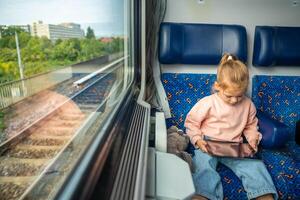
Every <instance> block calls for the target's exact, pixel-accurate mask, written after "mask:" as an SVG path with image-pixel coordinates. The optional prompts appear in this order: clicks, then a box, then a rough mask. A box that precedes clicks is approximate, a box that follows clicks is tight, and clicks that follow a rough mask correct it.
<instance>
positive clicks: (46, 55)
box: [0, 0, 134, 199]
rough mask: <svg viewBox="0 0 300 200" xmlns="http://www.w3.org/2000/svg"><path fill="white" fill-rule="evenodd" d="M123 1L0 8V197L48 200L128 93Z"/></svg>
mask: <svg viewBox="0 0 300 200" xmlns="http://www.w3.org/2000/svg"><path fill="white" fill-rule="evenodd" d="M131 2H132V1H131V0H109V1H108V0H72V1H71V0H67V1H60V0H54V1H49V2H48V1H43V2H40V1H36V0H28V1H1V2H0V13H1V16H0V143H1V144H0V145H1V146H0V196H1V199H23V198H25V199H49V198H50V199H51V198H53V197H54V195H55V194H56V192H57V191H58V189H59V188H60V187H61V185H62V184H63V182H64V180H65V179H66V178H67V177H68V174H69V173H70V172H71V170H72V169H73V168H74V166H76V165H77V162H78V159H79V158H80V156H81V155H83V154H84V151H85V150H86V149H87V148H88V147H89V144H90V143H91V141H92V140H93V139H94V138H95V136H96V135H97V134H98V133H99V129H101V127H102V125H103V124H104V123H105V121H106V119H107V118H108V116H109V115H110V113H111V112H112V111H113V110H114V109H115V105H116V104H117V103H118V102H120V101H121V100H122V98H123V97H124V95H125V94H126V92H127V91H128V88H129V86H130V85H131V84H132V82H133V76H134V68H133V59H134V58H133V42H132V39H133V31H132V30H133V27H132V26H133V14H132V12H131V9H132V3H131Z"/></svg>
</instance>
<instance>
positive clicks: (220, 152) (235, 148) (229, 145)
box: [203, 136, 254, 158]
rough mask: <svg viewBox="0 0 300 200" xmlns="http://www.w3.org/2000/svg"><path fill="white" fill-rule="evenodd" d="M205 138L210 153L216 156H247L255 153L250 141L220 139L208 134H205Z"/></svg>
mask: <svg viewBox="0 0 300 200" xmlns="http://www.w3.org/2000/svg"><path fill="white" fill-rule="evenodd" d="M203 139H204V140H205V141H206V143H207V145H206V149H207V151H208V153H209V154H211V155H214V156H219V157H235V158H245V157H253V155H254V152H253V149H252V148H251V146H250V145H249V144H248V143H240V142H230V141H219V140H216V139H212V138H210V137H208V136H204V137H203Z"/></svg>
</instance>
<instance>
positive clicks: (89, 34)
mask: <svg viewBox="0 0 300 200" xmlns="http://www.w3.org/2000/svg"><path fill="white" fill-rule="evenodd" d="M85 37H86V38H87V39H95V38H96V37H95V33H94V30H93V29H92V28H91V27H88V28H87V30H86V36H85Z"/></svg>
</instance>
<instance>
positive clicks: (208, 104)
mask: <svg viewBox="0 0 300 200" xmlns="http://www.w3.org/2000/svg"><path fill="white" fill-rule="evenodd" d="M255 115H256V109H255V106H254V104H253V103H252V101H251V100H250V99H249V98H248V97H244V98H243V99H242V101H240V102H238V103H237V104H235V105H229V104H227V103H225V102H224V101H223V100H222V99H221V98H220V97H219V96H218V94H217V93H215V94H212V95H210V96H207V97H204V98H202V99H201V100H200V101H198V102H197V103H196V105H195V106H194V107H193V108H192V109H191V111H190V112H189V113H188V114H187V116H186V120H185V124H184V126H185V127H186V132H187V135H188V136H189V137H190V140H191V142H192V144H193V145H195V143H196V141H197V140H198V139H201V138H202V136H203V135H207V136H209V137H211V138H214V139H218V140H221V141H232V142H242V140H243V139H242V134H244V135H245V137H246V139H247V141H248V142H249V144H250V146H251V147H252V148H254V149H255V150H256V151H257V149H256V141H257V140H258V142H259V141H260V140H261V138H262V136H261V134H260V133H259V132H258V131H257V122H258V120H257V118H256V116H255Z"/></svg>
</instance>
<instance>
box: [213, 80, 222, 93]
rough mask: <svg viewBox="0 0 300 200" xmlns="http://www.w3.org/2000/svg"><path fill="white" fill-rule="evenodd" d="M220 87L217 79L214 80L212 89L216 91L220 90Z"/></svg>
mask: <svg viewBox="0 0 300 200" xmlns="http://www.w3.org/2000/svg"><path fill="white" fill-rule="evenodd" d="M220 89H221V87H220V85H219V83H218V82H217V81H215V83H214V90H215V91H217V92H218V91H220Z"/></svg>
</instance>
